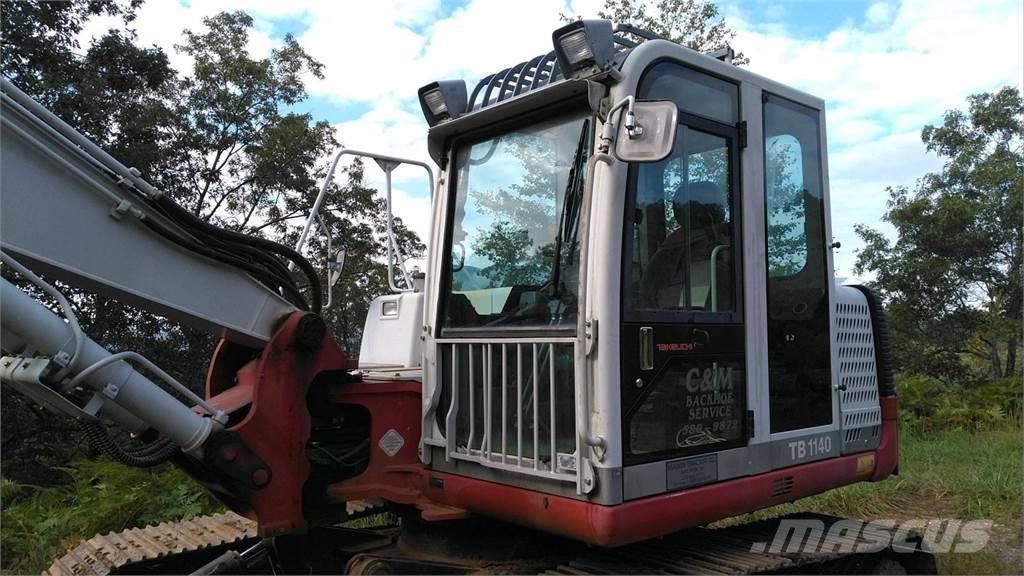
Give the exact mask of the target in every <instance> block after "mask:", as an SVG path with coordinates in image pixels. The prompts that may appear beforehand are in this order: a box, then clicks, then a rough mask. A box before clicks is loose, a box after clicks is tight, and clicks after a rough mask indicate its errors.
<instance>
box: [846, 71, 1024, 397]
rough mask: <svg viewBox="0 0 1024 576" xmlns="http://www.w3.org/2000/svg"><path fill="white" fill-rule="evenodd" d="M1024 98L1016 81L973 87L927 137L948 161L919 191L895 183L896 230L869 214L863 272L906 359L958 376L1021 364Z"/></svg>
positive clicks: (914, 366) (1007, 372)
mask: <svg viewBox="0 0 1024 576" xmlns="http://www.w3.org/2000/svg"><path fill="white" fill-rule="evenodd" d="M1022 131H1024V101H1022V98H1021V94H1020V91H1019V90H1018V89H1016V88H1009V87H1007V88H1003V89H1001V90H999V91H997V92H993V93H986V94H977V95H974V96H970V97H969V98H968V109H967V111H966V112H965V111H961V110H950V111H948V112H946V114H945V116H944V117H943V122H942V124H941V125H939V126H931V125H929V126H925V128H924V129H923V130H922V133H921V138H922V140H923V141H924V143H925V146H926V147H927V149H928V150H929V151H930V152H935V153H936V154H938V155H939V156H940V157H942V158H943V159H944V160H945V162H944V165H943V168H942V171H941V172H939V173H937V174H926V175H925V176H924V177H923V178H921V179H920V180H919V181H918V182H917V185H916V187H915V189H914V190H913V191H911V190H909V189H907V188H906V187H895V188H889V189H888V191H889V197H890V198H889V204H888V209H887V211H886V213H885V215H884V216H883V219H884V220H885V221H887V222H889V223H890V224H892V225H893V226H894V227H895V229H896V239H895V241H892V240H890V239H889V238H887V237H886V236H885V235H883V234H882V233H881V232H879V231H877V230H874V229H872V228H869V227H867V226H863V225H860V226H858V227H857V234H858V235H859V236H860V237H861V239H862V240H864V243H865V245H866V246H865V248H864V249H863V250H861V251H860V253H859V254H858V256H857V265H856V268H855V270H856V272H857V273H864V272H872V273H874V274H875V277H876V279H875V285H876V286H877V287H878V289H879V290H880V291H881V293H882V295H883V297H884V298H885V300H886V302H887V309H888V311H889V314H890V316H891V318H892V326H893V331H894V335H893V341H894V343H895V345H896V348H895V350H896V353H897V354H896V355H897V358H896V359H897V362H898V363H899V365H900V366H901V367H903V368H905V369H910V370H915V371H921V372H924V373H928V374H932V375H935V376H940V377H945V378H947V379H949V378H955V377H960V376H962V375H964V374H966V373H967V368H968V366H967V365H966V364H965V363H964V362H962V361H961V359H960V358H961V355H965V356H966V357H972V358H975V359H977V360H978V361H980V362H981V363H982V366H983V368H982V370H981V373H982V374H983V375H984V376H987V377H1001V376H1013V375H1016V374H1019V370H1018V367H1017V353H1018V348H1019V346H1020V341H1019V339H1018V333H1019V331H1020V326H1021V321H1022V314H1021V312H1022V311H1021V300H1022V298H1024V293H1022V289H1021V248H1022V246H1021V242H1022V233H1024V230H1022V220H1024V210H1022V186H1024V183H1022V177H1024V137H1022Z"/></svg>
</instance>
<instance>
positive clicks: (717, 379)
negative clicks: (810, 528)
mask: <svg viewBox="0 0 1024 576" xmlns="http://www.w3.org/2000/svg"><path fill="white" fill-rule="evenodd" d="M634 31H635V29H633V28H631V27H620V28H612V26H611V24H610V23H608V22H602V21H587V22H575V23H572V24H569V25H568V26H566V27H564V28H562V29H560V30H558V31H556V32H555V33H554V35H553V42H554V46H555V50H554V51H552V52H551V53H549V54H546V55H542V56H538V57H537V58H534V59H532V60H529V61H526V62H523V63H520V64H517V65H515V66H511V67H509V68H506V69H503V70H501V71H500V72H497V73H495V74H493V75H490V76H488V77H486V78H484V79H483V80H481V81H480V82H479V84H478V85H477V86H476V87H475V88H474V89H473V90H472V92H469V91H467V90H466V89H465V87H464V86H462V87H461V88H460V87H459V85H458V81H455V82H440V83H434V84H431V85H428V86H426V87H424V89H422V90H421V91H420V95H421V103H422V105H423V108H424V111H425V113H426V117H427V120H428V123H430V124H431V127H430V134H429V142H430V151H431V154H432V157H433V159H434V160H435V162H436V163H437V165H438V167H439V168H440V170H441V176H440V178H439V182H440V183H441V184H440V185H439V186H438V188H437V191H436V194H435V197H434V202H433V210H434V212H433V222H434V223H435V226H434V230H433V232H432V237H431V253H430V259H429V263H428V271H427V278H428V282H427V284H426V286H427V288H426V291H425V294H424V321H423V338H422V340H423V346H424V364H423V395H424V408H423V414H424V418H423V428H422V445H423V446H422V460H423V462H424V464H425V466H426V467H427V469H428V470H429V471H430V477H431V479H432V482H431V484H430V485H431V486H432V487H433V489H432V491H431V498H434V499H436V500H438V501H441V502H446V503H449V504H451V505H454V506H460V507H465V508H469V509H474V510H478V511H479V510H486V511H487V512H488V513H490V514H493V515H495V516H499V517H505V518H509V519H513V520H517V521H520V522H522V523H527V524H530V525H535V526H538V525H539V526H541V527H547V528H549V529H554V530H555V531H560V532H562V533H567V534H568V535H571V536H574V537H576V538H579V539H583V540H586V541H591V542H595V543H599V544H622V543H625V542H629V541H635V540H639V539H642V538H645V537H650V536H652V535H656V534H658V533H664V532H665V531H667V530H668V529H670V528H679V527H683V526H686V525H693V524H698V523H701V522H706V521H709V520H714V519H717V518H721V517H724V516H727V515H730V514H732V513H735V512H736V511H738V510H744V511H749V510H751V509H754V508H758V507H761V506H767V505H770V504H772V503H776V502H780V501H784V500H790V499H794V498H797V497H800V496H803V495H807V494H810V493H814V492H818V491H822V490H825V489H828V488H831V487H833V486H836V485H840V484H845V483H848V482H853V481H857V480H862V479H868V478H880V477H883V476H885V475H887V474H888V473H889V472H890V471H891V470H892V467H893V465H894V463H895V453H894V452H895V445H894V443H893V442H892V440H891V439H890V440H889V441H888V442H884V438H883V436H884V433H883V432H884V431H883V403H882V401H880V390H882V392H883V393H884V392H885V384H884V382H885V381H886V380H887V378H889V377H890V376H889V375H887V374H885V373H884V371H879V369H878V368H879V363H878V360H877V358H876V352H877V351H876V347H875V345H874V342H875V340H874V339H875V338H877V332H876V330H877V328H878V326H877V321H875V320H874V319H873V318H872V316H871V306H870V302H871V300H870V299H869V296H865V294H864V293H862V292H861V291H860V290H859V289H857V288H854V287H849V286H842V285H839V284H838V283H837V282H836V280H835V278H834V274H833V268H832V254H831V250H830V244H831V233H830V228H829V226H830V224H829V217H828V214H829V210H828V179H827V156H826V152H825V144H824V143H825V128H824V126H825V121H824V116H825V112H824V103H823V102H822V101H821V100H820V99H818V98H815V97H813V96H809V95H807V94H804V93H802V92H799V91H797V90H794V89H792V88H789V87H786V86H783V85H781V84H778V83H776V82H773V81H771V80H768V79H766V78H762V77H760V76H757V75H756V74H753V73H751V72H749V71H748V70H745V69H743V68H740V67H736V66H733V65H732V64H731V62H730V60H729V58H730V56H729V54H728V53H723V54H721V55H719V56H718V57H714V56H709V55H705V54H700V53H698V52H695V51H693V50H690V49H688V48H685V47H682V46H680V45H677V44H674V43H672V42H668V41H666V40H661V39H653V38H652V39H647V40H646V41H644V42H642V43H639V44H637V43H635V42H634V41H631V40H629V34H630V33H632V32H634ZM467 93H468V94H469V96H468V97H467V96H466V94H467ZM665 103H668V104H669V106H668V109H669V110H671V115H670V116H671V119H670V120H669V121H670V122H671V124H672V125H671V126H670V129H666V128H665V122H666V118H668V117H669V115H666V114H665V113H662V114H660V115H659V114H658V113H640V111H641V109H643V110H649V109H653V108H645V107H647V106H650V105H652V104H653V105H659V104H660V105H661V109H662V110H664V109H665V107H664V104H665ZM655 107H657V106H655ZM659 138H661V139H662V140H664V142H662V143H661V148H662V150H660V151H659V152H657V153H651V154H647V155H646V156H645V155H632V156H631V155H630V154H629V152H628V150H629V148H630V147H631V146H632V147H642V146H644V145H645V144H646V145H647V146H648V147H650V149H651V150H654V149H657V148H658V142H656V141H657V139H659ZM645 139H646V140H647V141H646V142H644V141H645ZM623 150H626V152H622V151H623ZM880 382H883V385H882V386H880V385H879V383H880ZM880 446H882V449H884V450H887V451H891V452H892V453H891V454H887V455H886V456H885V457H884V458H881V457H877V456H876V451H878V450H879V449H880ZM880 460H884V462H883V463H880ZM812 463H816V464H812ZM809 465H810V466H809ZM812 470H813V472H812ZM826 478H827V479H826ZM472 485H476V486H480V487H481V488H480V491H479V494H481V495H486V494H488V488H484V487H491V488H493V489H494V492H493V494H503V495H505V497H504V498H498V497H491V496H486V497H485V496H481V497H480V498H479V499H473V498H467V497H466V495H467V494H468V493H469V492H471V491H469V490H467V489H466V488H465V486H472ZM499 487H500V489H499ZM691 494H692V496H691ZM698 494H700V495H698ZM539 495H544V497H543V498H541V497H539ZM553 498H559V499H561V500H559V501H560V502H563V503H564V504H565V508H564V509H563V510H561V511H560V512H552V511H551V510H552V509H553V508H555V507H554V506H553V505H552V504H551V502H552V499H553ZM541 502H543V504H541ZM655 502H657V504H654V503H655ZM564 514H570V515H573V517H575V518H578V519H580V521H579V522H571V521H567V520H564V518H563V519H556V518H553V516H558V515H564ZM584 518H587V520H585V521H584V520H583V519H584ZM595 518H597V519H599V520H595ZM642 520H643V521H642ZM655 526H657V527H655Z"/></svg>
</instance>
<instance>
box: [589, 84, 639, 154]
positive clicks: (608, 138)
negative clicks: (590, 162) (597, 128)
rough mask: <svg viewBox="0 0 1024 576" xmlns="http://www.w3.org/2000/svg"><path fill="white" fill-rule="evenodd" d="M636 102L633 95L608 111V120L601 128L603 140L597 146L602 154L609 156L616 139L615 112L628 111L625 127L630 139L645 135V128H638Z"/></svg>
mask: <svg viewBox="0 0 1024 576" xmlns="http://www.w3.org/2000/svg"><path fill="white" fill-rule="evenodd" d="M635 102H636V98H634V97H633V96H632V95H629V96H626V97H625V98H623V99H622V100H619V101H618V102H617V103H616V104H615V105H614V106H612V107H611V109H610V110H608V114H606V115H605V118H607V120H606V121H605V123H604V126H603V127H602V128H601V138H600V141H599V142H598V144H597V149H598V151H600V152H601V153H602V154H607V153H608V150H610V149H611V145H612V141H613V140H614V139H615V121H614V118H613V116H614V114H615V112H617V111H619V110H622V109H623V108H625V109H626V120H625V122H624V124H623V127H624V128H625V129H626V133H627V134H628V135H629V137H630V138H636V137H638V136H642V135H643V133H644V132H643V127H642V126H637V124H636V115H635V114H634V113H633V104H634V103H635Z"/></svg>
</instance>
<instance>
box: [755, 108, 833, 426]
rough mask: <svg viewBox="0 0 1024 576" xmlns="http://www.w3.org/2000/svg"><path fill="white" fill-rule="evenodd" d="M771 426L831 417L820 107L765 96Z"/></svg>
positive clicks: (819, 421) (818, 423)
mask: <svg viewBox="0 0 1024 576" xmlns="http://www.w3.org/2000/svg"><path fill="white" fill-rule="evenodd" d="M764 142H765V195H766V197H765V203H766V208H767V232H768V233H767V236H768V238H767V242H768V249H767V264H768V277H767V287H768V396H769V406H770V419H771V431H772V432H773V433H776V432H786V431H790V430H801V429H805V428H811V427H814V426H821V425H825V424H828V423H830V422H831V421H832V398H833V394H832V373H831V360H830V358H831V357H830V341H831V339H830V336H829V299H828V294H829V293H828V283H829V282H831V280H832V271H831V269H830V268H829V265H828V243H827V242H826V236H825V199H824V194H823V188H824V186H823V175H822V172H821V164H822V163H821V159H822V154H823V153H824V151H823V150H822V142H821V113H820V112H819V111H818V110H814V109H812V108H808V107H807V106H803V105H800V104H797V103H795V102H792V101H790V100H786V99H784V98H780V97H778V96H774V95H767V96H766V97H765V99H764Z"/></svg>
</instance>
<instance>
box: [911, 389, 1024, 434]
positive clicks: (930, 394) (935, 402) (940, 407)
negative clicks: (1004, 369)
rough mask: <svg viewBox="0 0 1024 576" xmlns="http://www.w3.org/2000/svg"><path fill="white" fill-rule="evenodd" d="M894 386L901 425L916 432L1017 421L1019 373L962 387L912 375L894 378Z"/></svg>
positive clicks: (975, 428)
mask: <svg viewBox="0 0 1024 576" xmlns="http://www.w3.org/2000/svg"><path fill="white" fill-rule="evenodd" d="M896 388H897V396H898V397H899V399H900V417H901V421H902V425H903V428H904V429H909V430H913V431H914V432H916V433H931V432H937V431H945V430H951V431H961V432H969V433H976V432H982V431H989V430H994V429H996V428H1002V427H1006V426H1013V425H1016V426H1019V425H1020V417H1021V397H1022V394H1024V388H1022V386H1021V377H1020V376H1016V377H1011V378H1002V379H999V380H996V381H993V382H989V383H987V384H983V385H981V386H974V387H963V386H957V385H948V384H944V383H942V382H941V381H939V380H937V379H935V378H932V377H929V376H922V375H914V376H905V377H899V378H897V380H896Z"/></svg>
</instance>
